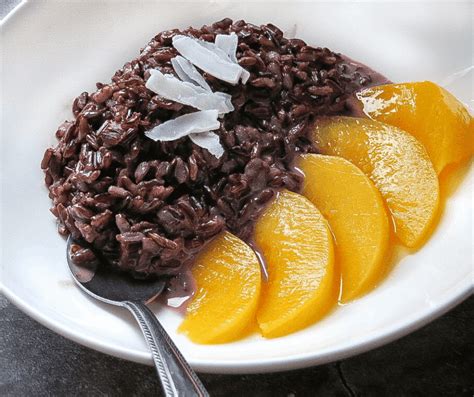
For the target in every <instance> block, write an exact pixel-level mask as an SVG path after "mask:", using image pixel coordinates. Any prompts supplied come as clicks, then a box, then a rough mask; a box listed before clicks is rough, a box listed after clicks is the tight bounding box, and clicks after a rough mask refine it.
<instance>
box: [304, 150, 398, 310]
mask: <svg viewBox="0 0 474 397" xmlns="http://www.w3.org/2000/svg"><path fill="white" fill-rule="evenodd" d="M299 168H300V169H301V170H302V171H303V173H304V175H305V179H304V185H303V192H302V193H303V195H304V196H306V197H307V198H308V199H309V200H310V201H311V202H312V203H313V204H314V205H315V206H316V207H317V208H318V209H319V210H320V211H321V213H322V214H323V216H324V217H325V218H326V219H327V220H328V222H329V226H330V227H331V230H332V232H333V234H334V237H335V241H336V245H335V249H336V259H337V262H338V264H339V266H340V269H341V278H342V294H341V300H342V301H343V302H347V301H349V300H351V299H353V298H355V297H357V296H359V295H362V294H363V293H365V292H367V291H368V290H369V289H371V288H372V287H374V286H375V283H376V282H377V281H378V280H379V279H380V278H381V276H382V275H383V273H384V272H385V269H386V260H387V258H386V257H387V250H388V247H389V238H390V227H389V218H388V216H387V213H386V210H385V206H384V202H383V200H382V196H381V195H380V192H379V191H378V190H377V188H376V187H375V186H374V184H373V183H372V182H371V180H370V179H369V178H368V177H367V176H366V175H365V174H364V173H363V172H362V171H361V170H360V169H359V168H357V167H356V166H355V165H354V164H352V163H351V162H349V161H347V160H345V159H343V158H342V157H336V156H323V155H319V154H306V155H304V156H302V158H301V160H300V161H299Z"/></svg>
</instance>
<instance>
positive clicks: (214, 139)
mask: <svg viewBox="0 0 474 397" xmlns="http://www.w3.org/2000/svg"><path fill="white" fill-rule="evenodd" d="M189 138H190V139H191V140H192V141H193V142H194V143H195V144H196V145H198V146H200V147H202V148H204V149H207V150H208V151H209V153H211V154H212V155H213V156H215V157H217V158H220V157H221V156H222V155H223V154H224V148H223V147H222V145H221V143H220V140H219V135H217V134H215V133H214V132H202V133H200V134H190V135H189Z"/></svg>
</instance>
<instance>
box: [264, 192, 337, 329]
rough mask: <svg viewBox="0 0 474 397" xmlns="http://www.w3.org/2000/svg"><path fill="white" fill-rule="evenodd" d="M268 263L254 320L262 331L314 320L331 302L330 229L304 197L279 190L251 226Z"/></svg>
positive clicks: (331, 258) (333, 280) (295, 327)
mask: <svg viewBox="0 0 474 397" xmlns="http://www.w3.org/2000/svg"><path fill="white" fill-rule="evenodd" d="M255 242H256V243H257V246H258V247H259V248H260V250H261V252H262V254H263V257H264V259H265V262H266V264H267V269H268V276H269V278H268V282H266V283H263V285H262V297H261V300H260V304H259V308H258V311H257V321H258V324H259V327H260V330H261V333H262V335H263V336H265V337H267V338H274V337H277V336H282V335H286V334H289V333H292V332H295V331H297V330H300V329H302V328H305V327H306V326H308V325H310V324H312V323H314V322H315V321H316V320H317V319H319V318H320V317H321V316H323V315H324V314H325V313H326V312H327V311H328V310H329V309H330V308H331V307H332V305H333V304H334V303H335V300H336V294H335V292H334V283H335V277H334V252H333V243H332V236H331V233H330V230H329V228H328V225H327V222H326V220H325V219H324V218H323V216H322V215H321V213H320V212H319V211H318V209H317V208H316V207H315V206H314V205H313V204H312V203H311V202H310V201H309V200H308V199H307V198H305V197H303V196H301V195H299V194H296V193H292V192H289V191H286V190H285V191H282V192H280V193H279V195H278V196H277V198H276V199H275V200H274V201H273V202H272V203H271V204H270V206H269V207H268V208H267V209H266V211H265V212H264V214H263V215H262V216H261V218H260V219H259V220H258V221H257V224H256V227H255Z"/></svg>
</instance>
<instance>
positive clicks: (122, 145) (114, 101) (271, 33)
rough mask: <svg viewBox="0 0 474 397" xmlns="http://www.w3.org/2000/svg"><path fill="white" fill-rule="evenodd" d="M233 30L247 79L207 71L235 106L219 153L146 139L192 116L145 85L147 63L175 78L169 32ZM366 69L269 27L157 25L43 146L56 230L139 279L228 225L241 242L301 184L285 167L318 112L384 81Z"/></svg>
mask: <svg viewBox="0 0 474 397" xmlns="http://www.w3.org/2000/svg"><path fill="white" fill-rule="evenodd" d="M231 32H235V33H236V34H237V36H238V49H237V54H236V55H237V60H238V62H239V64H240V65H241V66H242V67H244V68H245V69H247V70H248V71H249V72H250V78H249V80H248V82H247V83H246V84H245V85H244V84H237V85H235V86H234V85H231V84H228V83H225V82H223V81H220V80H218V79H216V78H214V77H212V76H210V75H208V74H206V73H203V76H204V78H205V79H206V81H207V82H208V84H209V85H210V86H211V88H212V89H213V90H215V91H221V92H225V93H228V94H230V95H232V104H233V106H234V108H235V110H234V111H233V112H231V113H228V114H226V115H225V117H224V118H223V119H221V125H220V129H219V130H217V131H216V132H217V133H218V135H219V137H220V142H221V145H222V146H223V148H224V154H223V156H222V157H220V158H216V157H214V156H213V155H212V154H210V153H209V152H208V151H207V150H206V149H203V148H201V147H199V146H197V145H195V144H194V143H192V142H191V140H190V139H189V138H188V137H184V138H181V139H179V140H176V141H172V142H155V141H153V140H151V139H149V138H147V137H146V136H145V135H144V132H145V131H147V130H149V129H151V128H152V127H154V126H156V125H159V124H160V123H163V122H165V121H167V120H169V119H172V118H175V117H177V116H180V115H182V114H185V113H189V112H193V111H195V109H193V108H191V107H189V106H184V105H182V104H180V103H176V102H173V101H169V100H166V99H164V98H163V97H160V96H159V95H157V94H155V93H154V92H152V91H150V90H148V89H147V88H146V87H145V83H146V81H147V79H148V78H149V76H150V69H159V70H160V71H161V72H162V73H167V74H174V70H173V68H172V66H171V63H170V60H171V58H173V57H175V56H176V55H178V53H177V51H176V50H175V49H174V48H173V46H172V38H173V36H175V35H177V34H182V35H188V36H194V37H197V38H200V39H202V40H205V41H211V42H212V41H214V38H215V35H216V34H229V33H231ZM374 76H377V75H375V74H373V73H371V71H370V70H369V69H366V68H364V67H363V66H361V65H359V64H357V63H354V62H351V61H350V60H348V59H347V58H344V57H343V56H341V55H340V54H337V53H334V52H332V51H330V50H328V49H327V48H319V47H318V48H316V47H311V46H309V45H307V44H306V43H305V42H304V41H303V40H300V39H287V38H285V37H283V33H282V31H281V30H280V29H278V28H277V27H276V26H274V25H272V24H267V25H261V26H255V25H252V24H249V23H246V22H244V21H237V22H234V23H233V22H232V21H231V20H230V19H227V18H226V19H224V20H222V21H219V22H216V23H214V24H212V25H209V26H203V27H202V28H200V29H194V28H189V29H186V30H183V31H180V30H177V29H174V30H171V31H165V32H161V33H159V34H157V35H156V36H155V37H154V38H153V39H152V40H151V41H150V42H149V43H148V45H147V46H146V47H145V48H144V49H142V50H141V52H140V55H139V56H138V57H137V58H136V59H133V60H132V61H130V62H127V63H126V64H125V65H124V66H123V68H122V69H120V70H118V71H117V72H116V73H115V74H114V76H113V77H112V80H111V82H109V83H106V84H104V83H97V91H95V92H94V93H91V94H89V93H87V92H84V93H82V94H81V95H79V97H77V98H76V99H75V100H74V102H73V105H72V111H73V114H74V119H73V120H71V121H65V122H64V123H63V124H61V126H60V127H59V129H58V130H57V132H56V137H57V138H58V140H59V143H58V145H57V146H56V147H54V148H49V149H47V150H46V152H45V155H44V159H43V162H42V164H41V167H42V169H43V170H44V172H45V182H46V185H47V186H48V189H49V196H50V197H51V199H52V200H53V207H52V209H51V211H52V213H53V214H54V215H55V216H56V217H57V218H58V230H59V233H61V234H62V235H68V234H71V235H72V236H73V237H74V238H75V239H76V240H78V241H82V242H86V243H87V245H88V246H89V247H93V249H94V251H96V252H100V253H101V256H102V257H103V258H105V259H107V261H108V264H109V265H111V266H113V267H115V268H118V269H122V270H125V271H128V272H130V273H131V274H133V275H134V276H135V277H146V276H150V275H156V276H160V275H176V274H178V273H179V272H180V270H181V269H182V268H183V267H184V266H187V265H189V264H190V263H192V261H193V258H194V257H195V255H196V254H197V253H198V252H199V250H200V249H201V248H202V247H203V246H204V245H205V244H206V242H208V241H209V240H210V239H212V238H213V237H214V236H215V235H216V234H218V233H219V232H221V231H222V230H224V229H227V230H230V231H231V232H232V233H234V234H236V235H238V236H239V237H241V238H242V239H244V240H246V241H248V240H249V238H250V236H251V233H252V228H253V225H254V222H255V220H256V218H257V217H258V216H259V214H260V213H261V211H262V209H263V208H264V207H265V205H266V204H267V203H268V202H269V201H270V200H271V199H272V197H273V196H274V194H275V191H276V190H278V189H282V188H286V189H289V190H292V191H298V190H299V189H300V186H301V182H302V176H301V175H300V174H299V173H298V172H297V171H296V170H295V169H294V168H293V167H292V163H293V159H294V158H295V156H296V155H297V154H298V153H306V152H312V151H314V150H313V147H312V145H311V142H310V140H309V138H308V132H309V128H307V127H308V126H309V125H310V124H311V122H312V121H313V119H314V118H315V116H319V115H336V114H347V113H350V112H351V108H350V97H351V94H352V93H354V92H355V91H357V90H358V89H360V88H361V87H366V86H369V85H374V84H376V83H380V81H375V80H377V78H378V77H376V78H374ZM74 260H75V261H76V262H77V263H78V264H80V263H84V262H89V261H93V260H94V253H93V251H92V250H90V249H89V248H85V247H84V248H83V249H80V250H78V251H76V252H75V254H74Z"/></svg>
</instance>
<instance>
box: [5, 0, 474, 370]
mask: <svg viewBox="0 0 474 397" xmlns="http://www.w3.org/2000/svg"><path fill="white" fill-rule="evenodd" d="M31 4H32V3H31V2H29V1H28V0H22V1H21V2H20V3H19V4H18V5H16V6H15V7H14V8H13V10H12V11H10V13H8V14H7V15H6V16H5V17H4V19H3V20H1V21H0V28H2V30H3V29H4V28H6V26H7V25H8V24H9V23H11V22H13V21H14V20H15V18H14V17H16V16H18V14H19V11H21V10H24V9H25V8H26V7H25V6H27V5H31ZM2 268H3V264H0V275H1V273H2V272H1V270H2ZM473 292H474V280H473V279H472V277H471V279H469V277H466V278H463V279H461V280H460V281H459V282H458V283H457V284H456V285H455V286H452V287H451V288H450V290H449V292H448V293H447V294H445V295H443V297H442V299H440V300H439V301H438V302H437V304H436V306H427V307H424V308H423V309H421V310H418V311H417V312H415V313H411V315H410V316H408V317H406V318H404V320H403V321H398V322H396V323H392V324H389V325H387V326H384V327H381V328H379V329H376V330H374V331H373V332H371V333H368V334H366V335H364V336H363V337H359V338H358V339H355V340H348V341H347V342H346V343H344V344H342V345H339V346H338V347H337V348H334V347H332V348H327V349H322V350H319V351H312V352H307V353H304V354H295V355H291V356H286V357H278V358H267V359H265V358H258V359H252V360H248V359H247V360H245V361H243V360H238V359H237V360H236V359H234V360H219V362H217V363H216V362H215V361H213V360H209V359H207V360H206V359H194V360H190V364H191V365H192V366H193V368H195V369H196V370H197V371H199V372H204V373H222V374H224V373H227V374H245V373H247V374H250V373H263V372H278V371H285V370H290V369H298V368H304V367H308V366H313V365H322V364H327V363H330V362H333V361H337V360H341V359H344V358H347V357H350V356H353V355H356V354H360V353H363V352H366V351H368V350H371V349H374V348H377V347H380V346H382V345H384V344H387V343H389V342H392V341H394V340H396V339H398V338H401V337H403V336H405V335H407V334H408V333H410V332H413V331H415V330H417V329H419V328H421V327H422V326H424V325H426V324H427V323H429V322H430V321H433V320H434V319H436V318H438V317H440V316H441V315H443V314H444V313H446V312H447V311H449V310H450V309H452V308H453V307H455V306H456V305H458V304H460V303H461V302H462V301H464V300H465V299H467V298H468V297H469V296H471V295H472V294H473ZM0 293H1V294H3V295H4V296H5V297H6V298H7V299H8V300H9V301H10V302H11V303H12V304H14V305H15V306H16V307H17V308H18V309H20V310H21V311H23V312H24V313H26V314H27V315H28V316H30V317H31V318H33V319H34V320H36V321H38V322H39V323H40V324H42V325H44V326H45V327H47V328H49V329H51V330H52V331H54V332H56V333H58V334H60V335H62V336H64V337H66V338H68V339H70V340H72V341H74V342H76V343H79V344H80V345H83V346H86V347H89V348H92V349H94V350H97V351H100V352H102V353H105V354H109V355H111V356H115V357H118V358H122V359H126V360H131V361H134V362H137V363H141V364H147V365H152V359H151V354H149V353H148V352H140V351H136V350H134V349H128V348H126V347H124V346H121V345H116V344H113V343H108V342H104V341H103V340H101V339H99V338H94V337H91V336H90V335H87V336H86V335H84V333H82V332H80V331H78V330H77V329H74V328H73V327H70V326H68V325H65V324H64V323H62V322H61V321H60V319H58V318H53V317H50V316H48V315H47V314H45V313H43V312H41V310H39V309H38V308H36V307H35V306H34V305H32V304H31V303H29V302H28V301H27V300H25V299H23V298H22V297H20V296H19V295H18V294H17V293H15V290H14V289H13V288H10V287H8V286H7V285H6V284H5V283H4V282H3V280H1V278H0Z"/></svg>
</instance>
